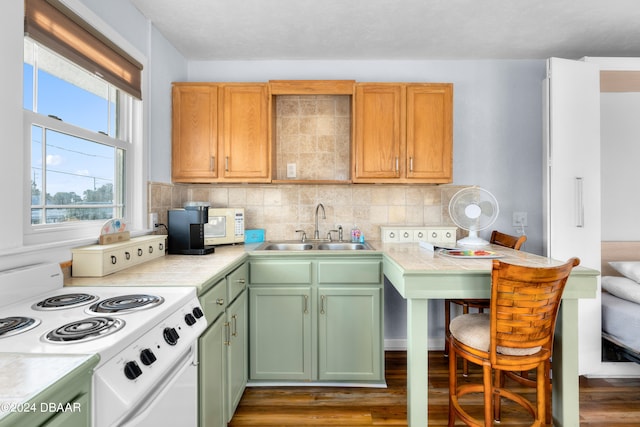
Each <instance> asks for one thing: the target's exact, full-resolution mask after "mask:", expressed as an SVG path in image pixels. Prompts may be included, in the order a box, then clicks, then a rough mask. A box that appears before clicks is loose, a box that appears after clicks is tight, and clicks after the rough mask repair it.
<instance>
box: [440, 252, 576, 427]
mask: <svg viewBox="0 0 640 427" xmlns="http://www.w3.org/2000/svg"><path fill="white" fill-rule="evenodd" d="M579 263H580V260H579V259H578V258H571V259H569V260H568V261H567V262H566V263H565V264H563V265H560V266H557V267H525V266H519V265H513V264H508V263H504V262H501V261H500V260H494V261H493V269H492V272H491V304H490V313H488V314H487V313H473V314H466V315H462V316H458V317H456V318H455V319H453V320H452V321H451V325H450V327H451V334H450V336H449V352H450V355H449V426H450V427H452V426H453V425H454V424H455V420H456V418H460V419H461V420H462V421H463V422H464V423H465V424H467V425H469V426H474V427H481V426H492V425H494V424H493V423H494V420H496V419H499V418H500V404H501V398H507V399H509V400H511V401H513V402H515V403H517V404H519V405H520V406H522V407H523V408H525V409H526V410H527V411H528V412H529V413H530V414H531V415H532V417H533V418H534V422H533V423H532V424H531V426H532V427H537V426H544V425H547V416H546V411H547V408H548V407H549V405H548V404H547V401H548V400H549V399H550V398H551V396H550V395H549V393H548V390H549V387H548V385H549V377H548V375H549V368H548V366H549V361H550V360H551V354H552V348H553V334H554V330H555V323H556V318H557V315H558V309H559V307H560V300H561V298H562V293H563V291H564V287H565V285H566V282H567V279H568V277H569V274H570V273H571V270H572V268H573V267H575V266H577V265H578V264H579ZM458 357H462V358H463V359H464V360H468V361H469V362H471V363H474V364H476V365H479V366H481V367H482V374H483V383H482V384H462V385H459V384H458V375H457V359H458ZM532 369H535V370H536V403H535V405H534V404H533V403H532V402H530V401H529V400H528V399H526V398H525V397H524V396H522V395H519V394H517V393H515V392H514V391H513V390H509V389H508V388H506V387H505V386H504V375H503V372H521V371H530V370H532ZM469 393H484V420H478V419H477V418H474V417H472V416H471V415H469V413H468V412H467V411H466V410H465V409H464V408H463V407H462V405H461V403H460V398H461V397H462V396H464V395H466V394H469Z"/></svg>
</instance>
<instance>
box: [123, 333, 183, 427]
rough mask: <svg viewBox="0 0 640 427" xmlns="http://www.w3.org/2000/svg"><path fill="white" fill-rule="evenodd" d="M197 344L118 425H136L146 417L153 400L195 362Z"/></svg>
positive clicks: (181, 357)
mask: <svg viewBox="0 0 640 427" xmlns="http://www.w3.org/2000/svg"><path fill="white" fill-rule="evenodd" d="M194 347H195V344H193V345H190V346H189V349H188V350H187V351H186V352H185V353H184V354H183V355H182V356H180V358H179V359H178V361H177V362H176V363H175V364H174V365H173V369H172V371H173V374H172V375H169V376H167V377H165V378H164V379H162V380H161V381H160V382H158V383H157V384H156V385H155V386H154V387H153V392H151V393H150V394H149V395H148V396H146V397H145V398H144V400H142V401H141V402H140V403H138V405H136V406H135V407H134V408H133V409H132V410H131V411H130V412H129V413H128V414H127V416H126V417H124V418H123V419H122V420H121V421H120V422H119V423H117V425H118V426H119V427H126V426H129V425H136V420H138V419H139V418H142V417H145V416H146V415H147V413H148V412H149V411H151V409H152V408H153V402H154V401H155V400H156V399H158V398H159V397H161V396H162V395H163V394H164V393H166V391H167V389H169V388H170V387H171V386H172V385H173V384H174V383H175V382H176V380H177V379H178V377H179V376H180V375H182V373H183V372H184V371H185V370H187V369H188V368H190V367H191V366H192V365H194V363H193V354H194V352H195V350H194Z"/></svg>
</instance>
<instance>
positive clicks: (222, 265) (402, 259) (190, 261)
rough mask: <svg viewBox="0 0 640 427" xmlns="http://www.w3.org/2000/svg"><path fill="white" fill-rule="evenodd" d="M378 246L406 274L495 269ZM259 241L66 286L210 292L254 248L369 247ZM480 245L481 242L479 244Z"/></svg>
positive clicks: (530, 259)
mask: <svg viewBox="0 0 640 427" xmlns="http://www.w3.org/2000/svg"><path fill="white" fill-rule="evenodd" d="M367 243H368V244H369V245H370V246H371V247H372V249H373V251H366V253H369V254H370V253H378V254H380V253H381V254H382V255H383V257H384V259H385V261H386V262H391V263H393V264H394V265H396V266H397V267H398V268H400V269H401V270H402V272H403V274H405V275H412V274H416V275H421V274H447V271H451V272H455V273H456V274H460V270H464V271H468V272H469V273H470V274H471V273H474V272H478V271H483V272H486V271H490V270H491V266H492V260H491V259H466V258H463V259H459V258H453V257H449V256H445V255H442V254H441V253H439V252H438V251H435V252H434V251H430V250H428V249H425V248H423V247H421V246H420V245H419V244H417V243H382V242H380V241H368V242H367ZM258 246H260V244H259V243H257V244H244V245H230V246H217V247H216V251H215V252H214V253H213V254H209V255H165V256H163V257H160V258H157V259H154V260H152V261H149V262H146V263H144V264H140V265H137V266H135V267H132V268H129V269H127V270H123V271H119V272H117V273H114V274H110V275H108V276H104V277H72V278H69V279H67V280H65V286H194V287H196V288H197V291H198V294H199V295H200V294H202V293H203V292H205V291H206V290H207V289H208V288H209V287H210V286H212V285H213V284H215V283H216V282H217V281H218V280H220V279H221V278H222V277H223V276H224V274H225V273H226V272H228V271H229V270H230V269H232V268H234V267H235V266H237V265H240V264H242V262H244V261H245V260H246V258H247V257H248V256H250V254H254V255H260V256H264V255H268V256H274V257H276V256H289V257H291V256H294V257H299V256H308V255H312V254H313V255H314V256H317V255H322V256H336V255H337V256H349V254H352V255H364V254H365V252H364V251H257V250H255V249H256V248H257V247H258ZM475 249H477V248H475ZM482 249H486V250H489V251H495V252H499V253H500V255H501V257H500V259H501V260H503V261H506V262H510V263H514V264H522V265H527V266H540V267H548V266H552V265H559V264H561V261H558V260H553V259H550V258H546V257H543V256H540V255H535V254H531V253H528V252H524V251H516V250H513V249H509V248H505V247H502V246H496V245H487V246H483V247H482ZM581 272H584V273H587V274H595V273H597V272H594V271H593V270H589V269H585V268H583V267H577V268H576V269H575V273H578V274H580V273H581Z"/></svg>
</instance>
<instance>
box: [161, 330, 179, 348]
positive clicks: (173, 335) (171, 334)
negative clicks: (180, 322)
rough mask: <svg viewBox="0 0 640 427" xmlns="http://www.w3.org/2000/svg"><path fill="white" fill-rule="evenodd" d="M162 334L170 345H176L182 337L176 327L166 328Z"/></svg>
mask: <svg viewBox="0 0 640 427" xmlns="http://www.w3.org/2000/svg"><path fill="white" fill-rule="evenodd" d="M162 335H163V336H164V340H165V341H166V342H167V344H169V345H176V344H177V343H178V338H180V335H178V332H177V331H176V330H175V328H164V332H163V333H162Z"/></svg>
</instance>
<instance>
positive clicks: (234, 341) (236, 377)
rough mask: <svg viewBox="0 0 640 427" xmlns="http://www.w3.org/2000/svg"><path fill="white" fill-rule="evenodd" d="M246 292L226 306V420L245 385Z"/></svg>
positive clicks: (236, 403)
mask: <svg viewBox="0 0 640 427" xmlns="http://www.w3.org/2000/svg"><path fill="white" fill-rule="evenodd" d="M247 315H248V310H247V293H246V292H242V293H241V294H240V295H239V296H238V297H237V299H236V300H235V301H234V302H233V303H232V304H231V305H230V306H229V307H228V308H227V328H228V329H227V374H228V377H227V378H228V383H227V393H228V397H229V400H228V402H227V414H228V419H227V422H228V421H230V420H231V417H232V416H233V413H234V412H235V410H236V407H237V406H238V403H239V402H240V398H241V397H242V393H243V392H244V389H245V387H246V385H247V355H248V339H247V327H248V322H247Z"/></svg>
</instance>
